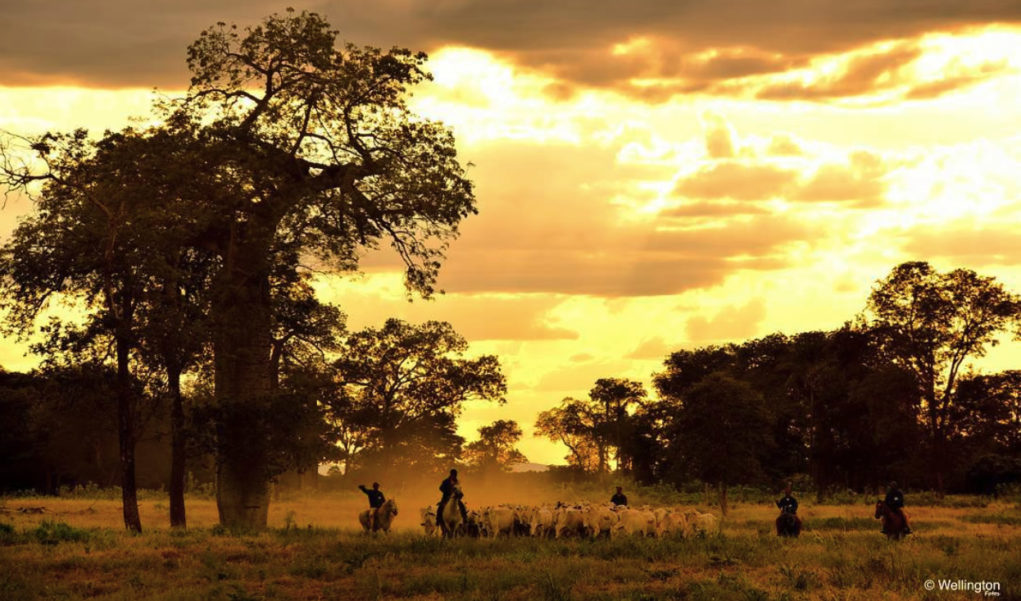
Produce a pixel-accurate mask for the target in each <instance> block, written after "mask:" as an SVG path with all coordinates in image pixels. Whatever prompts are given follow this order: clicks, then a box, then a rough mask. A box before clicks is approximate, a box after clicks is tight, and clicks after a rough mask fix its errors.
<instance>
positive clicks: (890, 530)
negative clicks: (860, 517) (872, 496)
mask: <svg viewBox="0 0 1021 601" xmlns="http://www.w3.org/2000/svg"><path fill="white" fill-rule="evenodd" d="M876 519H877V520H879V519H881V520H882V521H883V534H885V535H886V537H887V538H891V539H893V540H900V539H902V538H904V537H905V536H907V534H908V533H907V528H908V524H907V520H905V519H904V515H903V514H902V513H901V512H899V511H895V510H894V509H892V508H891V507H890V506H888V505H887V504H886V503H885V502H883V501H877V502H876Z"/></svg>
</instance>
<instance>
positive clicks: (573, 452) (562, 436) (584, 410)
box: [535, 397, 606, 472]
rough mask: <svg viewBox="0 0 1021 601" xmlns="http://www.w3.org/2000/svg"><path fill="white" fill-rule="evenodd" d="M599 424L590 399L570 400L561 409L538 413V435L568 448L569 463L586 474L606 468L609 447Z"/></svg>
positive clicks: (536, 429)
mask: <svg viewBox="0 0 1021 601" xmlns="http://www.w3.org/2000/svg"><path fill="white" fill-rule="evenodd" d="M598 423H599V422H598V421H597V419H596V413H595V407H594V406H593V404H592V401H591V400H584V401H582V400H578V399H573V398H570V397H567V398H565V399H563V400H562V401H561V402H560V406H559V407H553V408H551V409H547V410H546V411H543V412H541V413H539V416H538V417H537V418H536V420H535V436H544V437H546V438H548V439H550V440H552V441H553V442H559V443H561V444H563V445H564V446H565V447H567V450H568V451H570V453H569V454H568V455H567V456H566V457H565V459H567V462H568V463H569V464H570V465H572V466H575V467H578V468H580V469H582V470H583V471H598V472H603V471H604V470H605V469H606V445H605V442H604V440H603V438H602V437H601V436H599V433H598V432H597V427H598Z"/></svg>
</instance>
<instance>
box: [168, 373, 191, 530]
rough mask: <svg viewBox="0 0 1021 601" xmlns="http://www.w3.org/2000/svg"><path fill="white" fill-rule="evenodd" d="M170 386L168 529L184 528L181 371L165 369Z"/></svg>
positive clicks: (185, 525)
mask: <svg viewBox="0 0 1021 601" xmlns="http://www.w3.org/2000/svg"><path fill="white" fill-rule="evenodd" d="M167 379H168V380H169V384H170V403H171V408H170V527H171V528H186V527H187V526H188V521H187V519H186V517H185V510H184V478H185V460H186V458H185V446H184V400H183V399H182V398H181V370H180V369H178V368H170V369H167Z"/></svg>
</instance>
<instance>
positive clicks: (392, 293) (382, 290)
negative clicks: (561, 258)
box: [317, 275, 578, 341]
mask: <svg viewBox="0 0 1021 601" xmlns="http://www.w3.org/2000/svg"><path fill="white" fill-rule="evenodd" d="M402 290H403V288H402V287H401V285H400V283H399V277H397V276H396V275H392V276H391V275H378V276H369V278H368V280H367V281H366V280H365V279H354V280H352V279H346V280H339V279H336V278H330V277H327V278H325V279H322V280H321V281H320V282H319V283H318V284H317V292H318V295H319V297H320V298H321V299H322V300H323V301H324V302H332V303H335V304H337V305H339V306H340V308H341V309H342V310H343V311H344V312H345V313H346V314H347V315H348V316H349V317H348V319H349V323H348V329H350V330H358V329H361V328H364V327H367V326H378V325H379V324H381V323H382V322H383V321H384V320H386V319H387V318H388V317H391V316H393V315H400V316H401V318H402V319H405V320H408V321H411V322H414V323H420V322H424V321H428V320H439V321H447V322H450V323H451V324H452V325H453V326H454V330H456V331H457V332H458V333H459V334H461V335H462V336H464V337H465V338H466V339H468V340H471V341H483V340H492V341H496V340H514V341H520V340H574V339H576V338H578V333H577V332H575V331H573V330H571V329H568V328H564V327H561V326H559V325H556V324H553V323H550V321H549V320H548V318H547V315H548V314H549V312H550V311H551V310H552V309H554V308H555V307H556V306H557V305H558V304H559V303H560V302H561V299H559V298H557V297H554V296H539V295H492V294H445V295H442V296H438V297H436V298H435V299H433V300H429V301H426V300H417V301H414V302H408V300H407V299H406V298H405V297H404V296H403V295H402V294H401V292H402Z"/></svg>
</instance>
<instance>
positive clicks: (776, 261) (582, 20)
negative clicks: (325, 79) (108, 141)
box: [0, 0, 1021, 463]
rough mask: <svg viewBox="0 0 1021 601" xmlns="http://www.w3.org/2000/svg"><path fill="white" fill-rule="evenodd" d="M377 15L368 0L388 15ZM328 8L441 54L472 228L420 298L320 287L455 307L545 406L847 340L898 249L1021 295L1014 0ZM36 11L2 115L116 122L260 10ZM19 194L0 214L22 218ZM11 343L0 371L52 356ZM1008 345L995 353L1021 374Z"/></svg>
mask: <svg viewBox="0 0 1021 601" xmlns="http://www.w3.org/2000/svg"><path fill="white" fill-rule="evenodd" d="M370 4H371V5H372V8H369V7H370ZM678 4H679V3H676V2H666V1H661V2H651V1H647V0H635V1H631V2H626V3H621V2H616V1H613V2H611V1H609V0H587V1H585V2H578V1H565V2H545V1H538V0H530V1H522V0H432V1H412V0H385V1H383V2H377V3H366V2H360V1H359V2H355V1H354V0H348V1H344V2H338V1H332V2H318V3H311V4H308V5H305V6H302V5H300V4H296V5H295V6H296V8H299V9H301V8H310V9H313V10H318V11H320V12H322V13H324V14H325V15H326V16H327V18H328V19H329V20H330V21H331V23H333V24H334V25H335V26H336V27H338V28H339V29H340V30H341V37H344V38H347V39H351V40H352V41H355V42H358V43H372V44H375V45H380V46H385V47H389V46H391V45H403V46H409V47H412V48H416V49H418V48H421V49H425V50H427V51H429V53H430V55H431V57H432V60H431V61H430V67H431V69H432V70H433V72H434V74H435V81H434V82H433V83H431V84H429V85H427V86H424V87H422V88H421V89H419V90H417V91H416V95H415V97H414V100H413V106H414V108H415V109H416V110H417V111H418V112H419V113H421V114H423V115H426V116H428V117H431V118H435V119H439V120H442V121H444V122H446V123H447V124H448V125H449V126H451V127H452V128H453V129H454V131H455V133H456V135H457V139H458V144H459V149H460V152H461V156H462V157H463V159H464V160H466V161H471V162H472V163H473V164H474V166H473V167H472V168H471V169H470V174H471V176H472V178H473V179H474V181H475V182H476V184H477V196H478V201H479V211H480V214H479V215H478V216H475V217H472V218H469V219H468V220H467V221H466V222H465V223H464V225H463V228H462V231H463V233H462V236H461V238H460V239H459V240H458V241H457V242H455V243H454V244H453V246H452V248H451V251H450V253H449V258H448V260H447V262H446V264H445V266H444V268H443V271H442V273H441V278H440V284H441V287H442V288H444V289H445V290H446V291H447V293H446V294H445V295H443V296H440V297H438V298H437V299H435V300H433V301H415V302H413V303H410V304H409V303H408V302H407V301H406V300H405V297H404V292H403V288H402V286H401V283H400V275H399V273H398V272H397V270H396V269H397V266H396V264H395V262H394V260H393V258H392V257H390V256H387V255H385V254H381V255H370V256H367V257H365V260H364V269H365V273H364V275H363V276H361V277H359V278H354V279H352V278H346V279H340V278H334V277H329V278H322V279H321V280H320V281H319V284H318V289H319V292H320V294H321V295H322V296H323V298H324V299H325V300H329V301H333V302H336V303H338V304H339V305H340V306H341V307H342V308H343V310H344V311H345V312H346V313H347V314H348V315H349V319H350V326H351V327H352V328H360V327H364V326H367V325H379V324H380V323H381V322H382V321H383V319H385V318H386V317H388V316H392V315H394V316H400V317H402V318H404V319H408V320H411V321H422V320H425V319H443V320H447V321H450V322H451V323H453V324H454V326H455V328H456V329H457V330H458V331H459V332H461V333H462V334H464V335H465V336H466V337H467V338H468V339H469V340H471V341H472V348H473V352H486V353H496V354H498V355H499V356H500V358H501V360H502V362H503V365H504V369H505V372H506V373H507V374H508V380H509V389H510V390H509V395H508V401H509V402H508V404H507V405H506V406H504V407H492V406H471V407H469V408H468V410H467V411H466V414H465V416H464V418H465V419H464V420H463V423H462V433H463V434H465V435H466V436H468V437H469V438H470V437H471V436H472V434H473V433H474V431H475V430H476V429H477V428H478V427H479V426H481V425H484V424H486V423H488V422H490V421H492V420H494V419H500V418H505V419H507V418H512V419H517V420H518V421H519V422H520V423H521V424H522V426H523V427H524V429H525V432H526V436H525V440H524V441H523V442H522V444H521V448H522V450H523V451H524V452H525V454H526V455H528V457H529V458H530V459H531V460H533V461H538V462H543V463H551V462H560V461H561V457H562V455H563V453H564V451H563V450H562V449H560V448H558V447H556V446H555V445H553V444H551V443H548V442H546V441H544V440H541V439H535V438H533V437H532V436H531V425H532V423H533V422H534V419H535V415H536V413H537V412H538V411H541V410H543V409H545V408H548V407H549V406H552V405H554V404H556V403H557V402H559V401H560V399H562V398H563V397H564V396H583V395H584V394H586V392H587V390H588V389H589V388H590V387H591V385H592V384H593V382H594V381H595V380H596V379H597V378H599V377H610V376H618V377H631V378H637V379H641V380H644V381H648V380H649V376H650V374H651V373H652V372H654V371H656V370H657V369H658V368H659V367H660V365H661V362H662V359H663V358H664V357H665V355H666V354H667V353H669V352H670V351H671V350H676V349H678V348H682V347H693V346H698V345H705V344H710V343H719V342H726V341H737V340H744V339H747V338H750V337H755V336H761V335H765V334H768V333H771V332H774V331H778V330H779V331H783V332H787V333H795V332H799V331H805V330H811V329H820V328H827V329H829V328H836V327H839V326H840V325H841V324H842V323H843V322H844V321H846V320H848V319H851V318H852V317H853V316H854V315H855V313H857V312H858V311H860V310H861V309H862V307H863V306H864V303H865V299H866V297H867V295H868V292H869V288H870V286H871V285H872V283H873V282H874V281H875V280H876V279H878V278H880V277H882V276H884V275H885V274H886V273H888V272H889V270H890V269H891V268H892V267H893V266H894V265H896V264H898V263H900V262H902V261H905V260H913V259H923V260H928V261H930V262H932V263H933V264H935V265H936V266H937V267H939V268H940V269H950V268H955V267H969V268H973V269H975V270H977V271H979V272H980V273H983V274H987V275H994V276H996V277H997V278H999V279H1000V280H1001V281H1003V282H1004V283H1006V284H1007V285H1008V286H1009V287H1010V288H1012V289H1013V290H1014V291H1021V236H1019V235H1018V232H1019V231H1021V103H1018V100H1017V99H1018V98H1021V52H1019V51H1018V49H1019V48H1021V3H1018V2H1016V1H998V0H975V1H970V2H957V1H950V0H927V1H924V2H912V3H909V4H905V3H895V2H889V0H864V1H862V2H854V3H847V2H843V1H837V0H812V1H806V0H777V1H773V2H764V1H755V2H753V1H751V0H699V1H696V2H689V3H685V6H684V7H683V8H678V7H677V6H676V5H678ZM134 7H135V3H129V2H127V1H126V0H119V1H113V0H104V1H101V2H90V3H82V2H74V1H72V0H63V1H58V2H46V3H41V2H40V3H36V2H22V3H16V5H15V6H13V7H6V8H5V11H4V14H3V15H2V16H0V25H2V26H3V27H2V30H3V31H4V32H5V33H4V36H5V37H4V38H2V39H0V128H2V129H6V130H9V131H16V132H24V133H32V132H40V131H44V130H47V129H58V130H63V129H69V128H72V127H78V126H86V127H89V128H91V129H102V128H104V127H119V126H121V125H124V124H126V122H127V117H128V116H131V115H136V116H137V115H143V114H145V113H146V110H147V106H148V104H149V101H150V99H151V97H152V92H151V88H152V87H153V86H158V87H159V88H160V89H161V90H174V89H181V88H183V87H184V86H185V85H186V83H187V75H186V73H185V68H184V48H185V47H186V46H187V44H188V43H189V41H190V40H192V39H194V38H195V37H196V35H197V34H198V32H199V31H200V30H201V29H202V28H203V27H205V26H208V25H210V24H212V23H215V22H216V21H220V20H222V21H228V22H238V23H251V22H255V21H257V20H258V19H260V18H261V17H263V16H265V15H266V14H269V13H271V12H273V11H276V10H281V9H282V8H283V6H279V5H276V4H275V3H269V2H262V1H259V2H241V1H240V0H207V1H204V2H194V1H183V2H182V1H178V2H170V1H162V2H152V3H145V10H144V11H143V10H140V9H137V8H134ZM27 210H29V206H28V203H27V201H26V200H24V199H19V198H15V197H12V198H10V199H9V200H8V203H7V206H6V208H5V209H4V210H2V211H0V234H6V232H8V231H10V229H11V227H12V224H13V223H14V221H15V219H16V216H17V215H18V214H23V213H25V212H26V211H27ZM23 350H24V349H23V348H21V347H19V346H18V345H16V344H15V343H13V342H12V341H6V342H0V365H3V366H4V367H6V368H7V369H25V368H29V367H31V366H32V365H33V364H34V360H33V359H32V358H31V357H24V356H23ZM1019 359H1021V344H1019V343H1017V342H1010V341H1005V342H1004V344H1002V345H1001V346H999V347H998V348H996V349H994V351H993V352H992V353H990V356H989V357H988V358H987V359H986V360H984V361H983V363H982V367H983V368H984V369H990V370H992V369H1005V368H1010V367H1013V368H1016V367H1018V363H1019Z"/></svg>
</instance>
